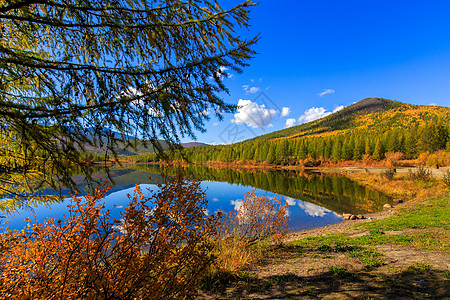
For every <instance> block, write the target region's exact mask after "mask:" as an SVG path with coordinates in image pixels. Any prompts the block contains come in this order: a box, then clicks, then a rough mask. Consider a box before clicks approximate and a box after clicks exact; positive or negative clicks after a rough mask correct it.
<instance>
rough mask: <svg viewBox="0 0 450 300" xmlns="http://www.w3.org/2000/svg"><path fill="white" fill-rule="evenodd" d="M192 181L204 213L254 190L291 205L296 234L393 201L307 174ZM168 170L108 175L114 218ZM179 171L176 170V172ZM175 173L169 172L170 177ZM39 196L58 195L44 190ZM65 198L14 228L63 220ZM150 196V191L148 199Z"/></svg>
mask: <svg viewBox="0 0 450 300" xmlns="http://www.w3.org/2000/svg"><path fill="white" fill-rule="evenodd" d="M182 168H183V169H184V172H185V174H186V176H187V177H189V178H194V179H198V180H202V183H201V187H202V188H203V189H204V190H205V191H206V195H207V198H208V200H209V205H208V209H207V211H206V212H205V213H207V214H210V213H214V212H216V211H218V210H223V211H231V210H237V209H238V208H239V205H240V203H241V202H240V201H241V199H242V198H243V196H244V193H245V192H249V191H250V190H251V189H252V188H256V189H257V194H259V195H265V196H267V197H276V196H278V197H281V198H282V199H284V200H285V201H286V202H287V203H288V205H289V218H290V219H291V220H290V221H289V227H290V228H291V230H300V229H306V228H313V227H320V226H324V225H328V224H332V223H336V222H340V221H341V220H342V219H341V217H340V214H342V213H343V212H345V213H352V214H363V213H367V212H372V211H377V210H381V209H382V206H383V204H385V203H392V201H391V199H389V198H388V197H386V196H385V195H383V194H381V193H378V192H376V191H373V190H370V189H368V188H366V187H364V186H361V185H358V184H357V183H355V182H353V181H351V180H350V179H348V178H346V177H343V176H339V175H325V174H318V173H314V172H312V173H305V172H299V171H281V170H280V171H261V170H244V171H236V170H231V169H217V168H207V167H203V166H183V167H182ZM162 171H163V168H162V167H161V166H159V165H130V166H125V167H114V168H110V170H109V175H110V178H111V179H112V180H113V186H112V188H111V190H110V191H109V193H108V196H107V197H106V198H105V204H106V207H107V208H110V209H113V211H114V216H115V217H119V218H120V211H121V210H123V209H124V207H126V205H127V203H128V198H127V196H126V195H127V194H128V193H132V192H133V188H134V186H135V185H136V184H141V185H142V186H143V187H145V188H151V189H153V190H156V189H157V184H159V183H162V182H163V177H162V176H161V175H160V174H161V172H162ZM172 172H174V170H172ZM93 174H94V175H93V177H94V178H96V179H97V180H99V181H100V180H104V179H107V178H108V176H107V173H106V172H104V171H102V170H101V169H98V170H94V172H93ZM169 174H170V172H169ZM74 180H75V182H76V183H77V184H78V187H79V189H80V190H83V187H84V182H85V181H84V178H83V177H82V176H78V177H74ZM39 193H40V194H51V193H56V192H55V191H52V190H50V189H44V190H41V191H40V192H39ZM61 194H62V195H63V196H64V197H63V198H64V199H63V201H62V202H60V203H53V204H51V205H43V203H42V204H39V205H36V206H35V208H34V209H33V210H24V209H21V210H19V212H18V214H14V215H11V216H10V220H11V223H10V225H9V226H10V228H15V229H20V228H23V226H24V225H25V223H24V221H23V220H24V219H25V218H26V217H30V215H33V214H34V215H36V217H37V219H38V220H39V221H43V220H44V219H45V217H55V218H60V217H62V215H63V214H64V213H66V212H67V204H69V203H68V201H70V200H69V199H68V198H67V196H68V195H69V194H70V191H69V190H63V191H61ZM149 194H150V193H149V192H148V195H149Z"/></svg>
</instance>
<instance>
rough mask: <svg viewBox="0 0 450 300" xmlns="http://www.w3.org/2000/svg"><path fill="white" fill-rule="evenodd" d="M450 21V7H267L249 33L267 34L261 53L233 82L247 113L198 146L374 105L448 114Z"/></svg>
mask: <svg viewBox="0 0 450 300" xmlns="http://www.w3.org/2000/svg"><path fill="white" fill-rule="evenodd" d="M238 2H239V1H232V0H228V1H221V2H220V3H222V6H223V7H224V8H227V7H230V6H232V5H233V4H237V3H238ZM449 16H450V1H398V0H396V1H392V0H391V1H380V0H377V1H317V0H316V1H273V0H270V1H269V0H262V1H261V2H260V4H259V5H258V6H256V7H254V8H253V10H252V13H251V20H250V23H251V24H252V27H251V28H250V32H249V33H244V34H245V35H247V34H253V35H256V34H258V33H259V34H260V36H261V39H260V41H259V42H258V44H257V45H256V47H255V50H256V51H257V52H258V53H259V54H257V55H256V57H255V58H254V59H253V60H251V61H250V66H249V67H246V68H245V69H244V72H243V74H232V76H231V78H226V79H224V82H225V84H226V85H227V86H228V87H229V89H230V95H224V96H223V99H224V100H226V101H227V102H228V103H233V104H238V103H239V101H241V102H240V104H244V105H245V106H244V108H243V109H241V111H239V112H237V113H236V114H229V115H224V117H225V118H224V120H223V121H222V122H219V121H218V120H216V119H215V118H214V117H212V118H211V120H210V121H209V122H207V123H206V128H207V132H206V133H204V134H202V133H197V134H196V135H197V140H198V141H199V142H205V143H210V144H211V143H212V144H223V143H232V142H237V141H241V140H244V139H248V138H251V137H253V136H255V135H261V134H264V133H268V132H272V131H275V130H280V129H283V128H284V127H286V126H292V125H299V124H301V123H303V122H307V121H309V120H312V119H314V118H317V117H320V116H324V115H327V114H329V113H330V112H332V111H334V110H336V109H340V108H342V107H345V106H348V105H351V104H352V103H354V102H356V101H359V100H362V99H364V98H368V97H382V98H387V99H392V100H397V101H401V102H405V103H411V104H420V105H439V106H449V105H450V18H449ZM263 105H264V106H263ZM183 141H188V140H186V139H185V140H183Z"/></svg>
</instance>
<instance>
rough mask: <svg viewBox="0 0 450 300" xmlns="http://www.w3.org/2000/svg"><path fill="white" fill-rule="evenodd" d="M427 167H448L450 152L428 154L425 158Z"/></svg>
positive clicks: (440, 151)
mask: <svg viewBox="0 0 450 300" xmlns="http://www.w3.org/2000/svg"><path fill="white" fill-rule="evenodd" d="M425 163H426V165H427V166H430V167H434V166H448V165H450V152H446V151H444V150H439V151H436V152H434V153H430V154H428V155H427V156H426V158H425Z"/></svg>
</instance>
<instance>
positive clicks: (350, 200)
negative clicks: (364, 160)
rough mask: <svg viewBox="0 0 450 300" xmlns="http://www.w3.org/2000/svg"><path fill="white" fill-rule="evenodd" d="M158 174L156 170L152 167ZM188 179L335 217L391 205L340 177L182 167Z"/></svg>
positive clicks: (290, 172)
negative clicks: (291, 201) (258, 192)
mask: <svg viewBox="0 0 450 300" xmlns="http://www.w3.org/2000/svg"><path fill="white" fill-rule="evenodd" d="M151 168H153V172H155V173H156V172H158V169H159V167H158V166H151ZM184 169H185V174H186V175H187V176H188V177H191V178H195V179H200V180H211V181H220V182H228V183H237V184H241V185H246V186H253V187H255V188H258V189H263V190H266V191H270V192H273V193H277V194H281V195H284V196H288V197H292V198H295V199H299V200H303V201H307V202H311V203H314V204H317V205H320V206H323V207H325V208H327V209H329V210H332V211H334V212H337V213H342V212H345V213H353V214H358V213H367V212H373V211H378V210H381V208H382V206H383V205H384V204H385V203H391V199H389V198H388V197H387V196H385V195H383V194H381V193H379V192H377V191H374V190H370V189H368V188H366V187H364V186H361V185H359V184H357V183H356V182H354V181H352V180H350V179H348V178H347V177H344V176H339V175H321V174H317V173H312V174H307V173H299V172H296V171H266V172H259V171H258V172H252V171H235V170H231V169H215V168H207V167H201V166H189V167H185V168H184Z"/></svg>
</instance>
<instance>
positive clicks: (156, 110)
mask: <svg viewBox="0 0 450 300" xmlns="http://www.w3.org/2000/svg"><path fill="white" fill-rule="evenodd" d="M148 114H149V115H152V116H153V117H155V118H161V117H162V116H163V112H162V111H161V110H160V109H159V108H149V109H148Z"/></svg>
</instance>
